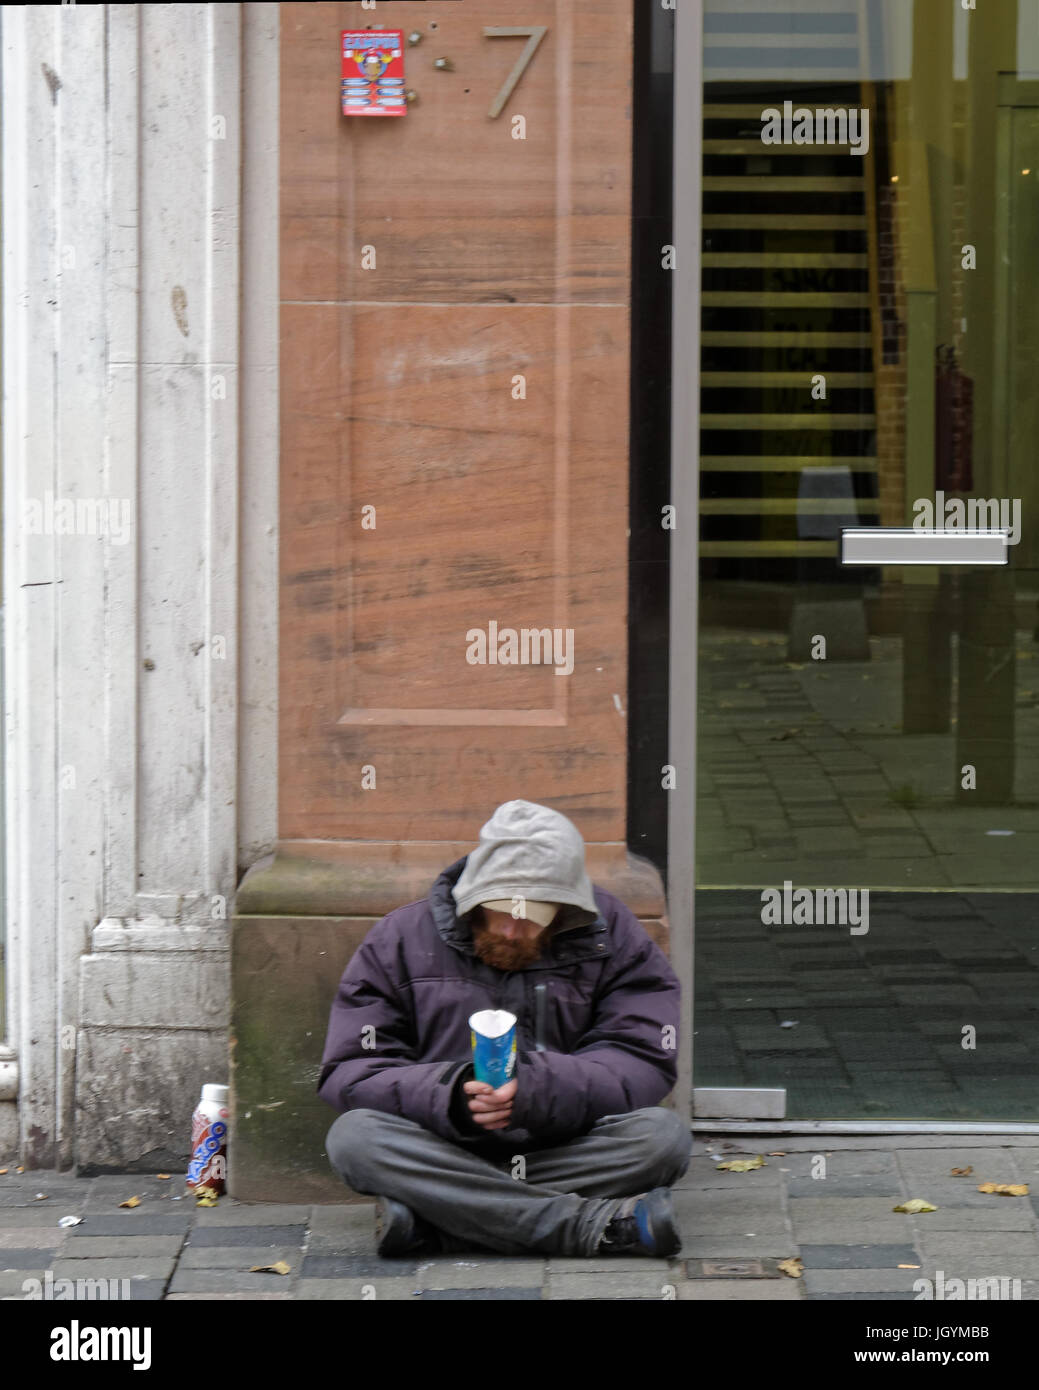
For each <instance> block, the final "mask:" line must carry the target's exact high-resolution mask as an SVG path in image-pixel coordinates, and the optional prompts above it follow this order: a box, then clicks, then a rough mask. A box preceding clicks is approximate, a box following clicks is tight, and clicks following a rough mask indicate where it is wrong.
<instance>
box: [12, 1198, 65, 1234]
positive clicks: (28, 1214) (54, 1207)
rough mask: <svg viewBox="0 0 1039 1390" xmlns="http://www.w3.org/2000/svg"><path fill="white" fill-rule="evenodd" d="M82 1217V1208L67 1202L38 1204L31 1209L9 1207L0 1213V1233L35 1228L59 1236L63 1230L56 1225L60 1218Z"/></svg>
mask: <svg viewBox="0 0 1039 1390" xmlns="http://www.w3.org/2000/svg"><path fill="white" fill-rule="evenodd" d="M44 1207H46V1211H44V1210H43V1208H44ZM82 1215H83V1208H82V1207H77V1206H73V1205H72V1204H71V1203H67V1202H63V1203H58V1202H54V1203H51V1202H38V1203H37V1204H36V1206H32V1207H10V1208H8V1209H6V1210H4V1211H0V1231H6V1230H13V1229H16V1228H19V1229H20V1228H25V1227H29V1226H35V1227H38V1228H39V1229H42V1230H51V1231H57V1232H58V1233H59V1234H61V1232H62V1230H63V1229H64V1228H63V1227H61V1226H59V1225H58V1221H59V1219H60V1218H61V1217H63V1216H82Z"/></svg>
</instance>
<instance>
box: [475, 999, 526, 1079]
mask: <svg viewBox="0 0 1039 1390" xmlns="http://www.w3.org/2000/svg"><path fill="white" fill-rule="evenodd" d="M469 1036H470V1037H471V1038H472V1045H473V1071H474V1075H475V1077H476V1080H477V1081H485V1082H486V1083H487V1084H488V1085H489V1086H493V1087H494V1089H495V1090H497V1089H498V1087H499V1086H504V1085H505V1083H506V1081H509V1080H511V1078H512V1074H513V1072H514V1071H515V1070H516V1015H515V1014H510V1013H509V1012H508V1011H507V1010H506V1009H481V1011H480V1012H479V1013H476V1014H473V1015H472V1017H471V1018H470V1019H469Z"/></svg>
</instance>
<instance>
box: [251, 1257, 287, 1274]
mask: <svg viewBox="0 0 1039 1390" xmlns="http://www.w3.org/2000/svg"><path fill="white" fill-rule="evenodd" d="M291 1268H292V1266H291V1265H287V1264H286V1263H285V1261H284V1260H278V1261H276V1263H274V1264H272V1265H250V1266H249V1273H250V1274H288V1272H289V1270H290V1269H291Z"/></svg>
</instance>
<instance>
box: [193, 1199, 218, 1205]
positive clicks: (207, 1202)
mask: <svg viewBox="0 0 1039 1390" xmlns="http://www.w3.org/2000/svg"><path fill="white" fill-rule="evenodd" d="M195 1206H196V1207H215V1206H216V1198H215V1197H200V1198H199V1199H198V1201H197V1202H196V1203H195Z"/></svg>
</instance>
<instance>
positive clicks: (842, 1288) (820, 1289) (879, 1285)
mask: <svg viewBox="0 0 1039 1390" xmlns="http://www.w3.org/2000/svg"><path fill="white" fill-rule="evenodd" d="M926 1277H927V1271H926V1270H924V1269H809V1268H808V1267H807V1266H806V1267H805V1272H804V1281H805V1288H806V1290H807V1291H808V1293H810V1294H813V1293H904V1292H906V1291H908V1290H911V1289H912V1288H913V1282H914V1280H916V1279H920V1278H926Z"/></svg>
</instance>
